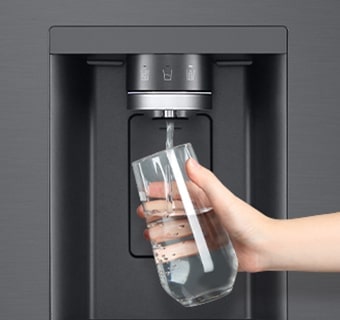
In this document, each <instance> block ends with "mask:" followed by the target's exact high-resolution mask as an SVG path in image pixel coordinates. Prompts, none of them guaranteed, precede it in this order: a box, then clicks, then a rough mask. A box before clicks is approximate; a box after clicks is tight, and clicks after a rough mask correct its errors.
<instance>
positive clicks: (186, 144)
mask: <svg viewBox="0 0 340 320" xmlns="http://www.w3.org/2000/svg"><path fill="white" fill-rule="evenodd" d="M186 146H189V147H190V148H191V149H192V144H191V143H190V142H186V143H183V144H179V145H177V146H174V147H172V148H169V149H163V150H160V151H157V152H155V153H152V154H150V155H148V156H145V157H143V158H140V159H137V160H134V161H132V162H131V166H135V165H136V164H138V163H141V162H143V161H145V160H148V159H151V158H155V157H157V156H158V155H160V154H161V153H165V152H166V151H167V150H176V149H180V148H183V147H186Z"/></svg>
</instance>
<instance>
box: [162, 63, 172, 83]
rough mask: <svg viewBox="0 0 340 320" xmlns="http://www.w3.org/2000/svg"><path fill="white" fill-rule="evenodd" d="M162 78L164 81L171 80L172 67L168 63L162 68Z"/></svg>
mask: <svg viewBox="0 0 340 320" xmlns="http://www.w3.org/2000/svg"><path fill="white" fill-rule="evenodd" d="M163 80H164V81H171V80H172V69H171V67H170V66H169V65H166V66H165V68H163Z"/></svg>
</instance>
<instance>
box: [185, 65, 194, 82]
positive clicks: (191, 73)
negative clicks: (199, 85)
mask: <svg viewBox="0 0 340 320" xmlns="http://www.w3.org/2000/svg"><path fill="white" fill-rule="evenodd" d="M195 73H196V70H195V68H194V67H193V65H192V64H189V65H188V67H187V70H186V77H187V81H194V80H195Z"/></svg>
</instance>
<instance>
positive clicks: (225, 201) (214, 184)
mask: <svg viewBox="0 0 340 320" xmlns="http://www.w3.org/2000/svg"><path fill="white" fill-rule="evenodd" d="M186 171H187V175H188V177H189V178H190V180H192V181H193V182H194V183H195V184H196V185H197V186H199V187H200V188H201V189H202V190H203V191H204V192H205V194H206V195H207V197H208V198H209V200H210V201H211V204H212V206H213V207H214V208H215V209H230V207H231V206H233V205H234V204H235V203H237V202H238V201H237V200H238V198H237V197H236V196H235V195H234V194H233V193H232V192H231V191H230V190H228V189H227V188H226V187H225V186H224V185H223V184H222V182H221V181H220V180H219V179H218V178H217V177H216V176H215V175H214V174H213V173H212V172H211V171H210V170H208V169H206V168H204V167H203V166H201V165H200V164H199V163H198V162H197V161H196V160H195V159H193V158H191V159H189V160H188V161H187V163H186Z"/></svg>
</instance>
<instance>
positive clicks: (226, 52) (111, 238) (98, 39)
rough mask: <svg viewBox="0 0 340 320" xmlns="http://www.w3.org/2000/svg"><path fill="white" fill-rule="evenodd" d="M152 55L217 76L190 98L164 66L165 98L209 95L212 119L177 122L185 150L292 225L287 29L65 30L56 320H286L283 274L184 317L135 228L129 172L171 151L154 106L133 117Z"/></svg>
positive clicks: (55, 96) (56, 182) (55, 75)
mask: <svg viewBox="0 0 340 320" xmlns="http://www.w3.org/2000/svg"><path fill="white" fill-rule="evenodd" d="M152 55H159V56H158V57H159V58H160V59H161V58H162V56H163V57H164V56H168V57H173V56H174V55H176V57H177V58H179V57H181V55H188V56H190V55H191V56H192V57H194V58H195V59H198V60H200V59H203V60H204V62H206V61H208V66H209V68H207V69H204V70H203V74H205V75H206V76H205V77H203V78H202V81H201V82H197V83H193V84H195V85H197V86H196V87H195V86H194V87H186V86H185V85H184V87H185V89H186V90H181V88H182V87H183V85H180V86H177V84H176V83H177V82H176V83H175V82H173V83H171V84H169V82H171V81H170V80H169V81H168V80H166V79H169V77H172V76H174V75H175V71H176V70H177V69H176V68H177V67H174V68H171V67H167V66H170V63H168V64H165V67H163V66H162V67H156V69H157V68H158V69H159V70H160V73H159V74H160V76H163V82H162V85H164V87H163V88H161V90H156V91H160V92H158V93H161V94H163V93H164V92H166V94H169V91H176V92H177V94H178V92H179V91H181V94H183V91H185V93H184V94H187V95H195V98H197V96H199V95H200V93H203V92H204V94H202V97H199V98H202V100H200V101H204V103H202V106H201V107H200V105H199V104H197V105H198V107H197V108H188V109H189V110H185V111H189V112H188V113H179V114H174V117H175V120H174V121H175V143H176V144H179V143H183V142H192V143H193V146H194V148H195V150H196V152H197V155H198V158H199V160H200V161H201V162H202V163H203V164H204V165H205V166H207V167H210V168H211V169H212V170H213V171H214V172H215V173H216V175H217V176H218V177H219V178H220V179H221V180H222V182H223V183H225V184H226V185H228V187H229V188H230V189H231V190H232V191H233V192H235V193H236V194H237V195H239V196H240V197H241V198H243V199H245V200H246V201H248V202H250V203H251V204H252V205H253V206H255V207H256V208H258V209H260V210H261V211H263V212H264V213H266V214H267V215H269V216H272V217H275V218H285V217H286V197H287V194H286V192H287V191H286V189H287V188H286V176H287V168H286V153H287V150H286V148H287V146H286V144H287V141H286V130H287V118H286V112H287V101H286V100H287V99H286V94H287V84H286V83H287V81H286V79H287V70H286V69H287V67H286V66H287V30H286V29H285V28H283V27H53V28H51V29H50V71H51V72H50V86H51V87H50V88H51V311H52V315H53V319H55V320H59V319H60V320H61V319H69V318H70V317H72V319H98V320H99V319H123V318H130V319H131V318H132V319H143V318H148V319H152V318H157V319H175V318H179V319H210V318H212V317H213V318H214V319H254V320H255V319H272V320H276V319H277V320H283V319H286V318H287V314H286V303H287V301H286V296H287V295H286V275H285V273H282V272H275V273H274V272H273V273H261V274H251V275H250V274H244V273H240V274H239V275H238V278H237V281H236V284H235V287H234V290H233V292H232V294H230V295H229V296H228V297H227V298H224V299H222V300H220V301H217V302H213V303H211V304H207V305H205V306H202V307H199V308H192V309H186V308H183V307H181V306H180V305H177V303H176V302H174V301H172V300H171V299H170V298H169V297H168V296H167V295H166V294H165V293H164V292H163V291H162V289H161V287H160V284H159V282H158V276H157V273H156V270H155V267H154V262H153V259H152V258H150V253H151V250H150V248H149V244H148V243H147V242H146V241H145V240H144V239H143V235H142V233H143V229H144V227H145V225H144V222H143V221H140V220H138V218H137V217H136V213H135V209H136V206H137V205H138V197H137V194H136V192H137V191H136V188H135V185H134V182H133V177H131V172H130V163H131V161H133V160H136V159H137V158H140V157H142V156H143V155H147V154H150V153H152V152H156V151H158V150H161V149H164V143H165V132H164V126H165V120H164V114H161V115H159V114H158V117H155V114H152V113H151V112H150V111H152V110H154V109H156V105H153V106H152V108H150V109H151V110H146V108H138V107H137V108H136V107H135V106H136V105H138V101H139V102H140V100H138V99H139V98H140V96H142V95H145V94H147V93H146V91H149V89H152V91H154V88H152V87H140V86H139V84H138V83H134V82H131V81H129V82H128V83H130V84H131V86H129V85H128V86H127V85H126V83H127V80H126V79H127V77H128V74H129V72H128V70H129V68H130V67H133V65H134V64H137V65H139V66H140V67H141V68H143V66H144V65H147V64H146V63H144V61H141V60H140V58H150V56H152ZM182 57H183V56H182ZM159 63H160V62H159ZM156 65H157V64H156ZM175 65H177V64H176V63H175ZM178 65H180V64H178ZM190 65H193V64H192V63H186V64H185V66H184V67H183V68H182V69H181V70H185V72H189V71H190V70H188V69H190V67H189V66H190ZM203 65H206V64H205V63H204V64H203ZM140 67H139V70H140ZM163 69H164V70H163ZM171 70H172V74H171ZM146 71H147V70H146ZM204 72H205V73H204ZM151 74H152V68H151V67H150V69H149V76H150V75H151ZM145 76H146V74H145ZM184 76H186V73H184ZM189 77H190V75H189ZM208 77H209V78H210V80H209V81H205V79H206V78H208ZM164 79H165V80H164ZM174 79H175V78H174ZM174 81H175V80H174ZM165 82H168V83H165ZM175 84H176V85H175ZM186 84H187V83H186ZM172 86H174V87H172ZM127 92H131V93H132V92H133V93H132V95H131V96H133V99H132V100H130V102H131V104H130V102H129V100H128V99H130V97H129V95H128V94H127ZM136 97H138V99H137V100H136V99H135V98H136ZM142 99H144V97H142ZM136 101H137V102H136ZM148 101H149V100H148ZM153 101H155V100H153ZM166 101H167V100H166ZM178 101H180V100H178ZM190 101H192V100H190ZM129 104H130V105H131V106H132V107H130V108H128V105H129ZM144 105H147V104H144ZM192 106H194V103H193V104H192ZM204 106H206V107H204ZM170 107H171V106H170V105H167V106H166V107H165V108H164V110H165V109H166V110H168V108H170ZM177 109H178V111H182V109H184V108H183V106H180V107H178V108H177ZM192 109H196V110H192ZM158 111H159V110H158ZM161 111H162V110H161ZM176 111H177V110H176Z"/></svg>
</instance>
